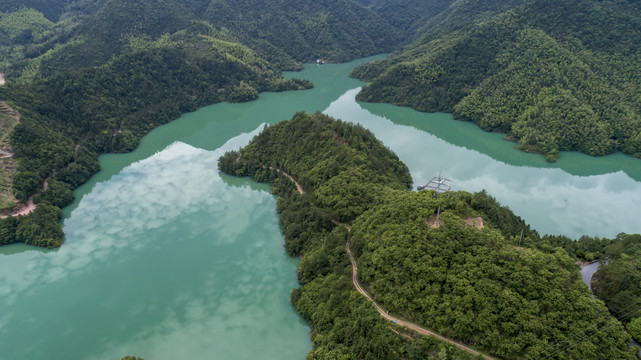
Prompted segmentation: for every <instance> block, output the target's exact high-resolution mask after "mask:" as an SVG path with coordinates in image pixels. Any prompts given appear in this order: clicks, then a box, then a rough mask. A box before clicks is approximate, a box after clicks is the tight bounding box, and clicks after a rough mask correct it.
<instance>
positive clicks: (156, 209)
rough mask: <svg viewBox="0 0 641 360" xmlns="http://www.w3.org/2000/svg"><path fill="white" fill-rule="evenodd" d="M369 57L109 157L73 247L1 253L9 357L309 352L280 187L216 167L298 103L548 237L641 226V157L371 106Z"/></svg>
mask: <svg viewBox="0 0 641 360" xmlns="http://www.w3.org/2000/svg"><path fill="white" fill-rule="evenodd" d="M363 61H365V60H360V61H357V62H352V63H348V64H340V65H325V66H316V65H308V66H306V67H305V70H304V71H303V72H301V73H293V74H292V73H290V74H287V76H296V77H302V78H307V79H310V80H312V81H313V82H314V83H315V85H316V87H315V88H314V89H312V90H306V91H297V92H285V93H263V94H261V96H260V99H259V100H257V101H254V102H250V103H244V104H226V103H223V104H216V105H212V106H208V107H205V108H202V109H200V110H198V111H196V112H193V113H189V114H185V115H184V116H182V117H181V118H180V119H178V120H176V121H174V122H172V123H170V124H167V125H165V126H162V127H160V128H158V129H156V130H154V131H152V132H151V133H150V134H149V135H147V136H146V137H145V138H144V139H143V140H142V142H141V144H140V146H139V147H138V148H137V149H136V150H135V151H134V152H132V153H129V154H117V155H104V156H102V157H101V158H100V163H101V166H102V171H101V172H100V173H98V174H97V175H96V176H94V177H93V178H92V179H91V180H90V181H89V182H88V183H87V184H85V185H83V186H82V187H80V188H79V189H77V190H76V192H75V193H76V197H77V199H76V201H75V203H74V204H73V205H71V206H69V207H67V208H65V209H64V214H65V219H64V222H63V229H64V231H65V234H66V237H67V238H66V242H65V244H64V245H63V246H62V247H61V248H60V249H57V250H53V251H40V250H33V249H31V248H29V247H26V246H21V245H13V246H8V247H2V248H0V302H1V303H2V304H3V305H4V306H3V310H1V311H0V358H1V359H9V360H11V359H60V358H69V359H120V358H121V357H122V356H124V355H127V354H132V355H137V356H141V357H144V358H145V359H147V360H150V359H155V360H157V359H257V358H260V359H303V358H304V357H305V355H306V353H307V352H308V351H309V350H310V349H311V342H310V340H309V331H310V329H309V327H308V326H307V324H306V323H305V322H304V321H302V319H301V318H300V317H299V316H298V315H297V314H296V311H295V309H294V308H293V307H292V306H291V305H290V303H289V294H290V292H291V290H292V289H293V288H294V287H296V286H297V285H296V265H297V259H293V258H290V257H288V256H287V255H286V253H285V251H284V249H283V246H282V244H283V237H282V234H281V232H280V230H279V226H278V218H277V214H276V211H275V198H274V196H273V195H271V192H270V188H269V187H268V186H266V185H261V184H256V183H254V182H252V181H249V180H247V179H238V178H232V177H227V176H221V175H220V174H219V173H218V171H217V169H216V161H217V158H218V157H219V156H220V155H221V154H222V153H224V152H225V151H227V150H230V149H236V148H239V147H240V146H242V145H244V144H246V143H248V142H249V140H250V139H251V138H252V137H253V136H254V135H255V134H256V133H258V131H260V129H262V127H263V124H264V123H275V122H277V121H280V120H283V119H288V118H291V116H292V115H293V114H294V113H295V112H296V111H299V110H306V111H308V112H314V111H317V110H319V111H324V112H326V113H327V114H330V115H332V116H335V117H340V118H343V119H344V120H346V121H351V122H356V123H360V124H362V125H363V126H365V127H367V128H369V129H371V130H372V131H373V132H374V133H375V134H376V136H377V137H379V138H380V139H381V140H382V141H383V142H384V143H385V144H386V145H387V146H388V147H390V148H391V149H392V150H394V151H395V152H397V154H398V155H399V156H400V158H401V159H402V160H403V161H404V162H406V164H407V165H408V166H409V168H410V170H411V173H412V176H413V178H414V181H415V183H416V184H422V183H424V182H426V181H427V180H429V179H430V178H431V177H432V176H435V175H437V174H438V173H439V172H442V173H443V175H444V176H445V177H448V178H450V179H452V184H453V185H454V188H455V189H463V190H468V191H477V190H480V189H483V188H485V189H487V190H488V192H489V193H490V194H492V195H493V196H495V197H496V198H497V199H499V200H500V201H501V202H502V203H503V204H506V205H508V206H510V207H511V208H512V209H513V210H514V211H515V212H516V213H517V214H518V215H520V216H522V217H523V218H524V219H525V220H526V221H527V222H529V223H531V224H532V225H533V226H534V228H536V229H537V230H539V231H540V232H542V233H555V234H566V235H569V236H571V237H577V236H579V235H581V234H588V235H598V236H614V235H616V234H617V233H618V232H621V231H625V232H641V228H640V227H641V226H640V225H639V223H638V222H637V220H636V218H637V216H636V215H637V214H641V184H640V183H639V179H640V175H639V169H640V166H639V164H641V161H639V160H636V159H632V158H629V157H625V156H623V155H620V154H619V155H613V156H610V157H603V158H592V157H588V156H584V155H581V154H575V153H562V154H561V159H560V161H559V162H558V163H556V164H548V163H546V162H545V160H544V159H543V158H542V157H541V156H540V155H535V154H525V153H522V152H518V151H516V150H515V149H514V144H512V143H509V142H506V141H504V140H503V137H502V135H500V134H488V133H485V132H482V131H481V130H479V129H478V128H477V127H476V126H474V125H472V124H469V123H464V122H459V121H455V120H452V118H451V116H449V115H447V114H424V113H418V112H415V111H413V110H411V109H407V108H399V107H395V106H391V105H385V104H359V103H357V102H356V101H355V100H354V96H355V94H356V93H357V91H358V88H359V87H360V86H362V85H363V84H362V83H361V82H359V81H357V80H354V79H350V78H348V76H347V75H348V74H349V71H350V70H351V69H352V68H353V67H354V66H356V65H357V64H359V63H361V62H363ZM635 179H636V180H635Z"/></svg>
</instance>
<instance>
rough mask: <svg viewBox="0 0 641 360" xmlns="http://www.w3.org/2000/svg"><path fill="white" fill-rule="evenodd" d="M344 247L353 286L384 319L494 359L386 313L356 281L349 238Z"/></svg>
mask: <svg viewBox="0 0 641 360" xmlns="http://www.w3.org/2000/svg"><path fill="white" fill-rule="evenodd" d="M349 230H351V229H350V228H348V231H349ZM345 249H346V250H347V255H349V261H350V262H351V263H352V282H353V283H354V287H356V290H357V291H358V292H359V293H361V295H363V296H365V298H366V299H367V300H369V302H371V303H372V305H374V308H376V311H378V313H379V314H381V316H382V317H383V318H385V319H386V320H388V321H391V322H393V323H395V324H397V325H401V326H405V327H406V328H408V329H410V330H412V331H415V332H417V333H419V334H421V335H427V336H434V337H435V338H437V339H439V340H441V341H445V342H447V343H448V344H452V345H454V346H456V347H457V348H459V349H461V350H464V351H467V352H468V353H470V354H472V355H474V356H481V357H483V358H484V359H488V360H493V359H494V358H492V357H489V356H487V355H485V354H482V353H480V352H478V351H476V350H474V349H472V348H470V347H468V346H466V345H463V344H461V343H459V342H457V341H454V340H452V339H450V338H446V337H445V336H443V335H440V334H437V333H435V332H433V331H430V330H427V329H425V328H422V327H420V326H418V325H416V324H414V323H411V322H408V321H404V320H401V319H399V318H396V317H393V316H392V315H390V314H388V313H387V311H385V310H383V308H381V307H380V306H379V305H378V304H377V303H376V301H374V299H372V297H371V296H370V295H369V294H368V293H367V292H366V291H365V290H364V289H363V288H362V287H361V284H360V283H359V282H358V267H357V266H356V260H354V256H352V251H351V250H350V249H349V240H348V241H347V243H345Z"/></svg>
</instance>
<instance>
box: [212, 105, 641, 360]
mask: <svg viewBox="0 0 641 360" xmlns="http://www.w3.org/2000/svg"><path fill="white" fill-rule="evenodd" d="M373 154H375V156H374V155H373ZM219 168H220V169H221V170H222V171H224V172H226V173H229V174H233V175H237V176H248V175H249V176H251V177H252V178H253V179H255V180H258V181H264V182H269V183H271V184H272V185H273V186H274V192H275V193H276V194H278V196H279V197H278V202H277V208H278V212H279V214H280V222H281V226H282V228H283V232H284V234H285V241H286V245H285V247H286V249H287V251H288V252H289V253H290V254H292V255H300V256H301V257H302V260H301V262H300V264H299V269H298V278H299V282H300V283H301V287H300V288H298V289H296V290H294V292H293V293H292V302H293V303H294V305H295V306H296V308H297V309H298V311H299V312H301V314H302V315H303V317H304V318H305V319H306V320H307V321H309V322H310V325H311V327H312V329H313V332H312V341H313V349H312V351H311V352H310V355H309V357H310V358H312V359H336V358H341V357H345V358H359V359H382V358H409V359H414V358H421V359H425V358H442V357H439V356H441V355H439V352H446V351H447V350H445V349H447V347H444V345H443V344H439V343H437V342H435V340H428V339H420V340H412V341H408V339H407V338H405V337H402V336H399V335H400V334H397V333H395V332H394V331H396V332H400V333H402V332H404V331H405V330H403V329H395V328H393V327H392V329H391V330H390V329H388V328H387V327H386V325H385V321H384V320H383V319H382V318H381V317H379V316H378V314H377V313H376V312H375V311H374V308H373V307H372V306H371V304H368V303H367V302H366V301H365V300H364V298H363V297H362V296H360V294H358V293H357V292H356V291H355V289H354V287H353V285H352V283H351V280H350V276H351V269H350V266H349V262H348V257H347V253H346V251H345V242H346V241H347V240H348V239H350V241H351V243H352V252H354V253H355V254H356V256H357V257H358V260H357V262H358V269H359V277H360V280H361V282H363V283H365V284H366V287H367V289H368V291H369V292H370V294H371V295H373V297H374V299H375V300H376V301H378V302H379V303H380V304H381V305H382V306H383V307H384V308H385V309H387V310H388V311H390V313H392V314H394V315H395V316H399V317H402V318H405V319H407V320H410V321H413V322H415V323H417V324H420V325H423V326H426V327H427V328H431V329H433V330H436V331H437V332H440V333H442V334H444V335H445V336H448V337H452V338H455V339H458V340H459V341H462V342H464V343H466V344H469V345H472V346H475V347H478V348H480V349H483V350H485V351H487V352H488V353H490V354H493V355H496V356H498V357H500V358H505V359H516V358H565V359H586V358H591V359H595V358H612V359H615V358H616V359H633V358H634V354H633V352H632V351H631V350H629V349H628V348H627V343H628V341H629V336H628V335H627V334H626V333H625V332H624V331H623V327H622V326H621V324H620V323H618V322H617V321H616V320H615V319H614V318H612V317H611V316H610V315H609V314H608V312H607V309H606V308H605V306H604V305H603V303H601V302H599V301H595V300H594V299H593V298H592V296H591V294H590V292H589V290H588V289H587V287H586V286H585V285H584V284H583V283H582V282H581V277H580V274H579V271H578V268H577V267H576V265H575V264H574V259H572V258H571V257H570V256H568V254H567V253H566V252H565V251H564V250H563V249H561V248H558V247H554V248H548V249H545V251H543V250H538V249H535V248H533V247H519V246H516V243H517V241H518V240H517V237H516V236H514V234H515V233H517V230H516V229H519V228H523V229H527V230H528V231H527V237H528V238H529V240H528V241H534V242H538V243H540V242H541V239H540V238H538V234H536V232H533V231H531V230H529V228H528V227H527V226H524V223H522V220H521V219H519V218H518V217H516V216H514V214H512V213H511V212H509V210H507V209H505V208H502V207H501V206H500V205H499V204H497V203H496V202H495V201H494V200H493V199H491V198H490V197H488V196H487V194H485V193H477V194H469V193H465V192H453V193H449V194H447V195H444V196H441V197H439V198H436V197H435V194H434V193H433V192H430V191H420V192H410V191H408V190H407V187H408V185H409V184H410V178H409V173H408V172H407V168H406V167H405V166H404V165H403V164H402V163H401V162H400V161H399V160H398V158H396V156H395V155H394V154H392V153H391V152H390V151H389V150H388V149H386V148H385V147H383V146H382V145H381V144H380V143H379V142H378V141H377V140H376V139H375V138H374V137H373V136H372V135H371V133H369V131H367V130H364V129H362V128H361V127H359V126H353V125H348V124H345V123H342V122H340V121H336V120H333V119H331V118H329V117H327V116H324V115H321V114H315V115H312V116H310V115H307V114H304V113H300V114H297V115H296V116H294V118H293V119H292V120H290V121H284V122H281V123H278V124H276V125H273V126H270V127H267V128H266V129H265V130H264V131H263V132H262V133H261V134H260V135H259V136H257V137H256V138H254V140H253V141H252V142H251V143H250V144H249V145H248V146H247V147H245V148H243V149H241V150H240V152H230V153H227V154H226V155H225V156H223V157H222V158H221V159H220V162H219ZM285 173H286V174H288V175H289V176H291V179H290V178H289V177H288V176H287V175H285ZM293 181H297V182H298V183H299V184H300V186H301V190H300V191H303V192H304V194H301V193H300V191H299V190H297V188H296V187H295V186H294V183H293ZM439 206H441V208H442V213H441V217H440V223H439V225H440V226H435V221H434V220H435V215H436V211H437V208H438V207H439ZM503 213H504V215H505V216H501V215H500V214H503ZM477 217H481V218H482V219H483V223H482V224H484V226H478V227H474V226H470V225H468V224H467V223H469V222H470V221H469V220H467V219H473V218H477ZM340 223H346V224H348V225H347V226H339V225H340ZM350 226H351V231H348V229H349V228H350ZM535 239H537V240H536V241H535ZM388 325H389V326H392V324H388ZM392 330H394V331H392ZM412 336H414V337H416V334H412ZM577 339H581V340H577ZM426 342H427V343H426ZM443 356H448V355H447V354H443ZM449 356H450V357H452V358H463V357H464V356H468V355H463V354H459V355H456V354H451V355H449Z"/></svg>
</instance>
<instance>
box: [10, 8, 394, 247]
mask: <svg viewBox="0 0 641 360" xmlns="http://www.w3.org/2000/svg"><path fill="white" fill-rule="evenodd" d="M397 35H398V33H397V31H396V30H395V29H394V27H393V26H391V25H389V24H387V23H386V22H385V21H384V20H382V19H381V18H380V17H379V16H378V15H376V14H375V13H374V12H373V11H371V10H369V9H366V8H364V7H362V6H360V5H358V4H356V3H353V2H352V1H349V0H325V1H321V2H311V1H310V2H303V3H300V2H295V1H279V2H270V3H269V4H265V3H264V2H260V1H256V0H252V1H248V0H247V1H234V2H229V3H224V2H222V1H210V0H191V1H177V0H150V1H133V2H132V1H125V0H96V1H75V0H69V1H57V0H39V1H36V0H33V1H28V2H16V1H7V2H3V3H2V4H0V50H1V51H0V54H1V55H0V71H3V72H5V73H6V74H5V77H6V79H7V85H6V86H4V87H2V88H0V99H1V100H3V101H6V102H7V103H8V105H9V106H10V107H11V108H12V109H15V110H16V111H18V112H19V113H20V114H21V120H20V123H19V124H18V125H17V126H16V125H15V124H13V123H12V122H7V123H6V125H7V126H6V127H7V128H8V127H11V128H13V127H14V126H15V130H13V131H6V132H7V135H6V136H4V135H3V138H6V139H11V147H12V152H13V154H12V156H10V160H3V163H4V162H7V161H10V162H11V164H9V165H7V166H4V165H3V168H4V169H5V170H2V174H1V175H2V176H1V177H0V179H3V180H2V183H3V191H4V192H6V193H7V197H6V199H5V200H6V201H4V200H3V203H2V209H1V210H0V211H3V213H4V214H5V215H6V214H9V213H11V207H12V204H14V205H13V206H16V205H15V202H13V199H12V196H11V194H13V195H15V198H16V199H18V200H20V201H22V202H28V203H29V204H31V201H33V202H34V203H35V204H36V205H37V207H38V208H39V209H40V208H41V209H42V210H39V211H37V212H34V213H32V214H31V215H29V216H26V217H25V216H23V217H9V218H6V219H0V232H1V233H2V234H3V236H2V237H0V244H7V243H13V242H25V243H28V244H32V245H40V246H47V247H52V246H58V245H60V244H61V243H62V241H63V234H62V231H60V229H59V227H58V225H57V221H58V219H59V217H60V211H59V208H60V207H63V206H65V205H68V204H69V203H71V201H72V200H73V195H72V192H71V191H72V190H73V189H74V188H76V187H77V186H79V185H80V184H82V183H83V182H85V181H86V180H87V179H88V178H89V177H90V176H91V175H92V174H94V173H95V172H96V171H98V169H99V165H98V163H97V156H98V155H99V154H102V153H105V152H123V151H131V150H132V149H134V148H135V147H136V146H137V144H138V141H139V140H140V138H141V137H142V136H144V135H145V134H146V133H147V132H148V131H150V130H151V129H153V128H154V127H156V126H158V125H161V124H163V123H165V122H167V121H170V120H173V119H175V118H177V117H178V116H179V115H180V114H182V113H184V112H187V111H193V110H195V109H197V108H198V107H200V106H204V105H209V104H213V103H216V102H220V101H231V102H238V101H250V100H253V99H256V98H257V96H258V93H259V92H261V91H282V90H291V89H306V88H309V87H311V86H312V84H311V83H309V82H306V81H299V80H284V79H283V78H282V77H281V75H280V71H281V70H283V69H290V70H291V69H297V68H300V63H299V61H311V60H314V59H316V58H317V57H318V56H321V57H322V58H323V59H324V60H326V61H345V60H351V59H353V58H356V57H362V56H366V55H371V54H374V53H378V52H382V51H387V50H389V49H391V47H392V46H393V45H394V44H395V43H396V41H397V39H398V38H397ZM3 127H5V126H4V121H3ZM3 159H4V158H3ZM14 162H15V163H14ZM16 163H17V164H16ZM49 205H50V206H49ZM30 206H33V205H30ZM43 211H44V212H46V213H47V215H46V216H42V217H41V215H42V214H41V213H42V212H43Z"/></svg>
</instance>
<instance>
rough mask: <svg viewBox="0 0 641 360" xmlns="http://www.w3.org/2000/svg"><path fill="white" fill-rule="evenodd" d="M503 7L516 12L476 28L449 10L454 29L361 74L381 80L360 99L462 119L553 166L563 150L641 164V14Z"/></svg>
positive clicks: (556, 5)
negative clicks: (503, 135) (640, 159)
mask: <svg viewBox="0 0 641 360" xmlns="http://www.w3.org/2000/svg"><path fill="white" fill-rule="evenodd" d="M459 3H460V2H456V3H454V4H453V5H452V8H457V7H458V8H461V6H460V5H461V4H459ZM470 3H472V2H470ZM474 3H475V2H474ZM479 3H483V2H479ZM494 3H495V5H494V8H493V10H494V11H498V10H500V9H501V8H502V7H503V9H510V10H508V11H505V12H502V13H500V14H498V15H495V16H488V13H487V12H478V11H476V12H471V13H469V12H468V14H470V15H473V16H472V17H471V18H472V19H475V20H474V22H470V20H469V19H470V18H468V20H467V23H466V21H465V20H463V19H462V18H461V19H460V21H459V20H455V19H458V18H457V17H455V18H452V16H454V15H455V14H457V11H454V10H447V11H444V13H447V12H448V11H449V12H450V15H448V18H449V19H450V21H448V22H442V23H438V24H436V25H433V26H430V27H429V31H427V32H426V34H425V36H424V37H423V38H422V39H421V40H419V41H417V42H416V43H414V44H413V45H412V46H410V47H408V48H407V49H406V50H405V51H403V52H402V53H400V54H398V55H396V56H393V57H391V58H389V59H387V60H382V61H379V62H377V63H373V64H366V65H364V66H362V67H361V68H358V69H356V70H355V71H354V72H353V76H356V77H358V78H361V79H364V80H369V81H373V82H372V83H371V84H370V85H368V86H366V87H365V88H364V89H363V91H362V92H361V93H360V94H359V95H358V99H359V100H363V101H376V102H390V103H393V104H399V105H405V106H411V107H413V108H415V109H417V110H420V111H447V112H453V113H454V116H455V117H456V118H459V119H464V120H468V121H473V122H475V123H477V124H478V125H479V126H480V127H481V128H483V129H484V130H487V131H498V132H504V133H507V138H508V139H509V140H513V141H516V142H518V143H519V144H520V145H519V147H520V148H521V149H522V150H524V151H533V152H540V153H543V154H545V155H546V158H547V159H548V160H549V161H555V160H556V159H557V158H558V156H559V151H564V150H567V151H580V152H583V153H586V154H590V155H604V154H609V153H612V152H615V151H622V152H624V153H627V154H630V155H633V156H637V157H639V156H641V130H640V129H641V107H640V105H639V104H641V101H640V100H641V90H639V89H641V83H640V82H639V79H641V76H640V74H641V66H640V65H639V64H640V63H641V62H639V59H640V57H641V52H640V50H639V47H638V46H636V45H635V44H638V43H639V42H641V30H640V29H641V27H640V26H639V24H641V12H639V9H638V7H637V6H636V5H635V4H633V3H630V2H622V1H596V0H590V1H582V0H581V1H579V0H561V1H555V2H550V1H545V0H534V1H530V2H527V3H526V4H524V5H521V6H518V7H514V6H515V5H518V3H519V2H509V1H499V2H494ZM464 13H465V12H464ZM489 14H492V11H490V12H489ZM448 24H449V25H448ZM451 24H459V25H460V26H452V25H451Z"/></svg>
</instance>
